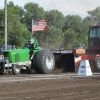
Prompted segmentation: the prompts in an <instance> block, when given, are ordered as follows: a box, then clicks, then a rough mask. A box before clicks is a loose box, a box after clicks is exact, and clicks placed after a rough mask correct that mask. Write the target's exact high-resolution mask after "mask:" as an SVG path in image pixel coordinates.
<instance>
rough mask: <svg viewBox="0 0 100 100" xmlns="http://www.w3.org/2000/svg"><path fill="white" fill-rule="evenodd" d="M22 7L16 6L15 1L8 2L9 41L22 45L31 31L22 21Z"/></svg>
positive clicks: (18, 45)
mask: <svg viewBox="0 0 100 100" xmlns="http://www.w3.org/2000/svg"><path fill="white" fill-rule="evenodd" d="M21 9H22V8H21V7H19V6H18V5H17V6H15V5H14V4H13V2H9V4H8V43H9V44H12V45H16V46H17V47H22V46H23V45H24V43H25V42H26V39H27V38H28V37H30V36H31V33H29V31H27V30H26V26H25V25H24V24H22V23H21V15H20V11H21Z"/></svg>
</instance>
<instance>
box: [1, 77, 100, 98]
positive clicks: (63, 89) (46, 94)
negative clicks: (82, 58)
mask: <svg viewBox="0 0 100 100" xmlns="http://www.w3.org/2000/svg"><path fill="white" fill-rule="evenodd" d="M37 76H39V75H19V76H12V75H11V76H1V77H0V100H100V76H93V77H82V78H81V77H67V75H65V76H64V77H60V76H57V78H53V79H48V78H47V79H45V78H44V79H42V78H41V79H38V80H35V79H36V77H37ZM14 77H15V78H14ZM21 77H22V79H25V78H28V77H29V78H31V79H32V78H33V80H24V81H19V78H21ZM3 78H4V79H5V80H6V79H7V80H8V81H6V82H4V81H3V80H2V79H3ZM12 79H16V80H15V81H13V82H10V81H12Z"/></svg>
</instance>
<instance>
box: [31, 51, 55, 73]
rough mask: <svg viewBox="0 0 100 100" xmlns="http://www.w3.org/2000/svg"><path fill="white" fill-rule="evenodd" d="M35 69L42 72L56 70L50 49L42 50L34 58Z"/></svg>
mask: <svg viewBox="0 0 100 100" xmlns="http://www.w3.org/2000/svg"><path fill="white" fill-rule="evenodd" d="M33 65H34V70H35V71H36V73H40V74H50V73H52V72H53V71H54V68H55V60H54V55H53V54H52V53H51V51H50V50H40V51H39V52H37V53H36V54H35V55H34V58H33Z"/></svg>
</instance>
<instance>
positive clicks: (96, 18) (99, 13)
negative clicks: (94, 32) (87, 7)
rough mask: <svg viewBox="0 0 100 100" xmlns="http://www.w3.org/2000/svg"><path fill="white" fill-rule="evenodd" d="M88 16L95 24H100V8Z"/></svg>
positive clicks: (89, 12)
mask: <svg viewBox="0 0 100 100" xmlns="http://www.w3.org/2000/svg"><path fill="white" fill-rule="evenodd" d="M88 15H89V16H88V17H89V18H91V21H93V22H94V24H97V23H100V7H97V8H96V9H94V10H92V11H88Z"/></svg>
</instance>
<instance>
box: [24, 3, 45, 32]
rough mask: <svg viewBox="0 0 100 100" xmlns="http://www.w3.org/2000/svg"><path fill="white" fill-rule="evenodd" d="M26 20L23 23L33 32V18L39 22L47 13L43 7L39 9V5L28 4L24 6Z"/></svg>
mask: <svg viewBox="0 0 100 100" xmlns="http://www.w3.org/2000/svg"><path fill="white" fill-rule="evenodd" d="M24 11H25V12H24V18H23V22H24V23H25V24H26V26H27V29H28V30H29V31H30V32H31V31H32V18H33V20H39V19H44V18H45V11H44V9H43V8H42V7H39V5H38V4H37V3H32V2H30V3H27V4H25V6H24Z"/></svg>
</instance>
